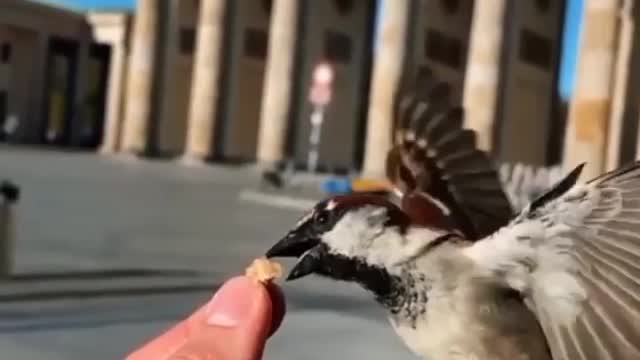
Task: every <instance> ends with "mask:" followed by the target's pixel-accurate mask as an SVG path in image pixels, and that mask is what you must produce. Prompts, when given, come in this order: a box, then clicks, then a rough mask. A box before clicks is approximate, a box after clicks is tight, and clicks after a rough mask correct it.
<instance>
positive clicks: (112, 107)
mask: <svg viewBox="0 0 640 360" xmlns="http://www.w3.org/2000/svg"><path fill="white" fill-rule="evenodd" d="M125 26H126V25H123V29H122V30H123V33H122V38H120V39H118V41H116V42H114V43H112V47H111V62H110V65H109V80H108V84H109V86H108V87H107V108H106V114H105V115H106V116H105V124H104V135H103V140H102V145H101V148H100V152H101V153H104V154H112V153H115V152H117V151H118V150H119V148H120V134H121V130H122V121H121V120H122V115H123V114H122V108H123V105H124V104H123V102H124V101H123V100H124V96H123V89H124V85H123V84H124V81H125V75H126V69H127V64H126V50H125V43H124V41H125V39H124V34H125V33H126V31H124V30H125Z"/></svg>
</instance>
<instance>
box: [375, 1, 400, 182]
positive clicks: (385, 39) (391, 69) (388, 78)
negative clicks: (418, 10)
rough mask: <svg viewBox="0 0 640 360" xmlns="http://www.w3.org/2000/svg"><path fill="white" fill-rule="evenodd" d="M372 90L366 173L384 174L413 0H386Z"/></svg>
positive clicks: (378, 40) (377, 45) (383, 4)
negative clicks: (394, 102)
mask: <svg viewBox="0 0 640 360" xmlns="http://www.w3.org/2000/svg"><path fill="white" fill-rule="evenodd" d="M381 3H382V6H383V8H382V9H379V10H383V11H382V13H381V14H380V15H381V16H382V18H381V20H380V21H381V23H380V31H379V33H378V36H377V39H376V41H377V44H376V49H375V59H374V63H373V73H372V78H371V86H370V89H371V90H370V93H369V109H368V114H367V122H368V123H367V134H366V136H367V138H366V142H365V155H364V166H363V173H364V174H365V175H366V176H371V177H381V176H383V175H384V172H385V158H386V155H387V151H389V149H390V148H391V146H392V139H393V137H392V131H393V121H394V119H393V116H392V113H393V101H394V96H395V94H396V90H397V88H398V85H399V80H400V78H401V76H402V73H403V68H404V58H405V54H406V43H407V31H408V26H409V11H410V7H411V0H383V1H382V2H381Z"/></svg>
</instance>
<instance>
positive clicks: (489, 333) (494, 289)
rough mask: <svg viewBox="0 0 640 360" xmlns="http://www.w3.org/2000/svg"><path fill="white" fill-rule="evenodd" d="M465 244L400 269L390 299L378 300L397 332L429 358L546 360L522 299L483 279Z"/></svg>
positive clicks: (446, 246)
mask: <svg viewBox="0 0 640 360" xmlns="http://www.w3.org/2000/svg"><path fill="white" fill-rule="evenodd" d="M418 232H419V231H418ZM467 246H469V245H468V243H466V242H459V243H448V244H443V245H442V246H440V247H438V248H437V249H435V250H433V251H432V252H431V253H430V254H429V256H423V257H418V258H416V259H415V260H412V261H410V262H409V263H406V264H403V265H401V266H399V267H398V269H397V271H398V273H399V274H400V276H399V278H400V279H402V280H399V281H398V284H397V285H396V286H397V290H396V291H394V295H393V297H392V298H388V299H379V300H378V301H379V302H380V303H381V304H382V305H383V306H384V307H385V308H386V309H387V311H388V313H389V319H390V322H391V324H392V326H393V328H394V330H395V331H396V333H397V334H398V335H399V336H400V337H401V338H402V340H403V341H404V342H405V344H406V345H407V346H408V347H409V348H410V349H411V350H412V351H413V352H414V353H416V354H421V355H425V356H427V355H428V356H429V358H430V359H442V360H448V359H451V360H463V359H464V360H471V359H473V360H484V359H496V360H509V359H523V360H524V359H528V360H547V359H550V358H549V352H548V348H547V345H546V341H545V340H544V334H543V333H542V331H541V329H540V327H539V325H538V324H537V320H536V318H535V316H534V315H533V314H532V312H531V310H530V309H529V308H527V306H526V305H525V304H524V303H523V299H522V297H521V296H520V295H519V294H518V293H516V292H514V291H513V290H511V289H508V288H506V287H504V286H503V285H501V284H500V283H498V282H496V281H494V280H492V279H489V278H485V277H483V276H482V274H481V271H480V269H477V268H476V266H475V265H474V263H473V262H472V261H471V260H470V259H469V258H468V257H467V256H466V255H465V254H464V249H465V248H466V247H467Z"/></svg>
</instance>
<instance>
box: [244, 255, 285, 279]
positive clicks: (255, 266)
mask: <svg viewBox="0 0 640 360" xmlns="http://www.w3.org/2000/svg"><path fill="white" fill-rule="evenodd" d="M245 275H246V276H247V277H249V278H251V279H254V280H256V281H259V282H261V283H263V284H266V283H268V282H270V281H272V280H273V279H277V278H279V277H281V276H282V265H280V263H278V262H275V261H271V260H269V259H266V258H258V259H255V260H253V262H252V263H251V265H250V266H249V267H248V268H247V270H246V271H245Z"/></svg>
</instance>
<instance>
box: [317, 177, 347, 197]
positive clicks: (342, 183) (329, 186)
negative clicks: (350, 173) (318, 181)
mask: <svg viewBox="0 0 640 360" xmlns="http://www.w3.org/2000/svg"><path fill="white" fill-rule="evenodd" d="M322 191H324V192H326V193H329V194H334V195H341V194H348V193H350V192H352V189H351V180H349V179H348V178H329V179H327V180H325V181H324V182H323V183H322Z"/></svg>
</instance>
